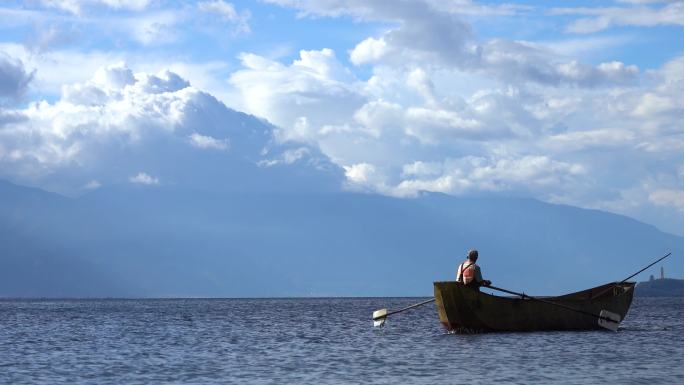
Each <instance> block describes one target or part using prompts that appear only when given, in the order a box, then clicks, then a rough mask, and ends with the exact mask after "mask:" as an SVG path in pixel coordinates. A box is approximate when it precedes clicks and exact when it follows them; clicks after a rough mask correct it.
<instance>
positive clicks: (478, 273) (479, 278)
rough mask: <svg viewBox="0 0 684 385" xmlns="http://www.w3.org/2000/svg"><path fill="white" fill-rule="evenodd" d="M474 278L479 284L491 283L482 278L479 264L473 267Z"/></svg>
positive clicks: (486, 284)
mask: <svg viewBox="0 0 684 385" xmlns="http://www.w3.org/2000/svg"><path fill="white" fill-rule="evenodd" d="M475 280H476V281H477V282H478V283H479V284H480V286H489V285H491V284H492V281H488V280H486V279H482V271H481V270H480V266H476V268H475Z"/></svg>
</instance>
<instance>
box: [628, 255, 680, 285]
mask: <svg viewBox="0 0 684 385" xmlns="http://www.w3.org/2000/svg"><path fill="white" fill-rule="evenodd" d="M670 254H672V253H667V254H665V256H664V257H660V258H659V259H658V260H657V261H655V262H653V263H651V264H650V265H648V266H646V267H644V268H643V269H641V270H639V271H637V272H636V273H634V274H632V275H630V276H629V277H627V278H625V279H623V280H622V281H620V283H625V282H626V281H627V280H628V279H630V278H632V277H635V276H637V275H638V274H639V273H641V272H642V271H644V270H646V269H648V268H649V267H651V266H653V265H655V264H656V263H658V262H660V261H662V260H663V259H665V258H667V257H669V256H670Z"/></svg>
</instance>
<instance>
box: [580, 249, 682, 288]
mask: <svg viewBox="0 0 684 385" xmlns="http://www.w3.org/2000/svg"><path fill="white" fill-rule="evenodd" d="M670 254H672V253H667V254H665V255H664V256H663V257H660V258H658V259H657V260H656V261H655V262H653V263H651V264H649V265H648V266H646V267H644V268H643V269H641V270H639V271H637V272H636V273H634V274H632V275H630V276H629V277H627V278H625V279H623V280H622V281H620V282H618V283H617V284H618V285H620V284H623V283H625V282H627V280H628V279H630V278H633V277H635V276H637V275H638V274H639V273H641V272H642V271H644V270H646V269H648V268H649V267H651V266H653V265H655V264H656V263H658V262H660V261H662V260H663V259H665V258H667V257H669V256H670ZM610 289H612V287H609V288H607V289H605V290H602V291H600V292H599V293H598V294H595V295H592V296H591V299H594V298H597V297H600V296H601V295H602V294H603V293H605V292H607V291H608V290H610Z"/></svg>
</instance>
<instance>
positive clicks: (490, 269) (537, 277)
mask: <svg viewBox="0 0 684 385" xmlns="http://www.w3.org/2000/svg"><path fill="white" fill-rule="evenodd" d="M268 170H269V169H268V168H267V169H266V171H263V172H269V171H268ZM283 175H284V174H283ZM282 177H283V178H284V177H285V176H282ZM307 177H309V176H307ZM268 178H270V176H265V177H263V178H260V183H261V182H263V181H266V180H268ZM290 185H291V184H290ZM254 191H255V190H253V189H250V190H249V191H240V190H237V191H231V190H230V189H226V190H224V191H218V190H209V189H199V188H198V189H185V188H182V187H181V186H180V185H161V186H154V187H151V186H137V185H133V184H126V185H120V186H111V187H102V188H100V189H98V190H95V191H93V192H91V193H89V194H87V195H84V196H81V197H79V198H65V197H63V196H60V195H57V194H54V193H48V192H45V191H42V190H39V189H35V188H27V187H21V186H16V185H14V184H11V183H8V182H0V244H1V245H2V248H1V250H0V296H11V297H15V296H38V297H64V296H69V297H73V296H77V297H83V296H88V297H93V296H95V297H121V296H124V297H130V296H136V297H148V296H220V297H224V296H225V297H236V296H237V297H253V296H311V295H314V296H327V295H345V296H384V295H430V294H431V292H432V281H435V280H449V279H453V278H454V273H455V268H456V266H457V265H458V264H459V263H460V262H461V261H462V259H463V258H464V256H465V253H466V251H467V250H468V249H469V248H478V249H479V250H480V256H481V258H480V261H479V262H480V265H481V266H482V270H483V273H484V275H485V278H487V279H490V280H492V281H493V282H494V283H495V284H496V285H497V286H500V287H507V288H509V289H512V290H518V291H523V290H524V291H525V292H527V293H530V294H547V293H548V294H556V293H561V292H566V291H572V290H579V289H582V288H586V287H590V286H592V285H596V284H599V283H603V282H607V281H613V280H620V279H622V278H624V277H626V276H628V275H629V274H630V273H632V272H634V271H636V270H638V269H639V268H640V267H642V266H644V265H645V264H647V263H648V262H650V261H651V260H652V259H654V258H656V257H658V256H659V254H664V253H665V251H671V252H672V253H673V254H674V255H673V257H671V259H670V260H669V262H668V271H670V272H671V273H672V274H674V275H678V274H682V273H683V272H684V265H683V264H682V262H681V257H679V256H681V255H683V254H684V238H681V237H677V236H674V235H669V234H666V233H663V232H661V231H659V230H658V229H656V228H655V227H653V226H649V225H646V224H643V223H640V222H638V221H635V220H633V219H630V218H627V217H624V216H620V215H614V214H609V213H605V212H601V211H596V210H585V209H579V208H575V207H570V206H563V205H553V204H547V203H543V202H539V201H536V200H532V199H517V198H502V197H479V198H458V197H452V196H447V195H442V194H423V195H422V196H420V197H419V198H415V199H397V198H391V197H385V196H380V195H373V194H361V193H346V192H334V191H331V190H325V189H323V190H321V191H318V192H303V191H292V190H289V191H288V190H283V191H279V190H278V189H277V188H272V189H264V192H262V193H256V192H254ZM645 274H647V273H644V275H645Z"/></svg>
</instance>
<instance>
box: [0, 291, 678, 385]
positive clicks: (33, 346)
mask: <svg viewBox="0 0 684 385" xmlns="http://www.w3.org/2000/svg"><path fill="white" fill-rule="evenodd" d="M420 300H421V299H420V298H348V299H339V298H335V299H179V300H45V301H44V300H3V301H0V384H17V385H18V384H298V383H302V384H361V383H363V384H459V383H460V384H462V383H467V384H491V383H524V384H535V383H536V384H553V383H562V384H597V383H605V384H645V383H663V384H673V383H678V384H684V298H661V299H658V298H636V299H635V301H634V304H633V305H632V308H631V310H630V313H629V314H628V316H627V319H626V320H625V321H624V322H623V324H622V329H621V330H620V331H618V332H617V333H613V332H609V331H590V332H540V333H500V334H480V335H453V334H447V333H445V332H444V330H443V329H442V327H441V325H440V324H439V322H438V319H437V313H436V311H435V308H434V305H433V304H430V305H425V306H424V307H421V308H418V309H415V310H413V311H410V312H406V313H402V314H397V315H395V316H392V317H391V318H390V320H389V322H388V323H387V325H386V326H385V327H383V328H373V327H372V326H371V321H370V315H371V313H372V311H373V310H376V309H378V308H381V307H388V308H390V309H397V308H400V307H403V306H406V305H409V304H412V303H416V302H419V301H420Z"/></svg>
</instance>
